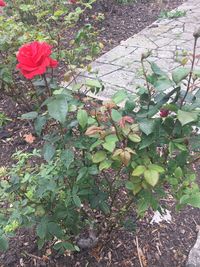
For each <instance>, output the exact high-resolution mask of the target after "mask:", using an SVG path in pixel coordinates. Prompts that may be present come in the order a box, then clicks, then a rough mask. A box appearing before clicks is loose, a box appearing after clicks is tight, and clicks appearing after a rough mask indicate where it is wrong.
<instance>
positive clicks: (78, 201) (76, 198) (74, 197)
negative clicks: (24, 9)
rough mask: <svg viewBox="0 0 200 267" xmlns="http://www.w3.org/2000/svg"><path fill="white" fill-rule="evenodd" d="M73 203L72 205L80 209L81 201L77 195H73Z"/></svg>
mask: <svg viewBox="0 0 200 267" xmlns="http://www.w3.org/2000/svg"><path fill="white" fill-rule="evenodd" d="M72 198H73V201H74V204H75V205H76V206H77V207H78V208H81V200H80V197H79V196H77V195H73V197H72Z"/></svg>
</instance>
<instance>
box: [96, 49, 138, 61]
mask: <svg viewBox="0 0 200 267" xmlns="http://www.w3.org/2000/svg"><path fill="white" fill-rule="evenodd" d="M136 49H137V47H128V46H121V45H119V46H116V47H115V48H113V49H112V50H111V51H109V52H107V53H106V54H104V55H103V56H101V57H100V58H98V59H97V60H96V62H102V63H111V62H112V61H114V60H116V59H119V58H121V57H124V56H126V55H128V54H130V53H132V52H133V51H135V50H136Z"/></svg>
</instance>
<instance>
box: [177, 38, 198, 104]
mask: <svg viewBox="0 0 200 267" xmlns="http://www.w3.org/2000/svg"><path fill="white" fill-rule="evenodd" d="M197 40H198V38H197V37H195V39H194V47H193V57H192V65H191V70H190V74H189V79H188V85H187V89H186V92H185V95H184V97H183V99H182V101H181V105H180V108H182V106H183V103H184V101H185V98H186V97H187V94H188V92H189V89H190V83H191V79H192V74H193V70H194V63H195V58H196V47H197Z"/></svg>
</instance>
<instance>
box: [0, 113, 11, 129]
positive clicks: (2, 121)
mask: <svg viewBox="0 0 200 267" xmlns="http://www.w3.org/2000/svg"><path fill="white" fill-rule="evenodd" d="M9 121H11V119H10V118H8V117H7V116H6V115H5V113H4V112H0V127H3V126H4V125H6V124H7V123H8V122H9Z"/></svg>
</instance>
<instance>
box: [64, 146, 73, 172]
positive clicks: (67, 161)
mask: <svg viewBox="0 0 200 267" xmlns="http://www.w3.org/2000/svg"><path fill="white" fill-rule="evenodd" d="M61 160H62V161H63V163H64V165H65V166H66V167H67V169H68V168H69V166H70V165H71V163H72V162H73V161H74V151H73V150H71V149H66V150H64V151H62V154H61Z"/></svg>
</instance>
